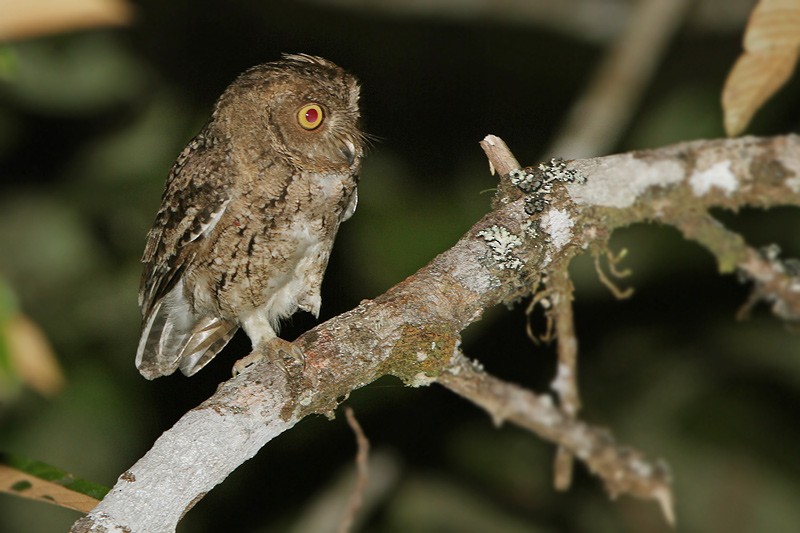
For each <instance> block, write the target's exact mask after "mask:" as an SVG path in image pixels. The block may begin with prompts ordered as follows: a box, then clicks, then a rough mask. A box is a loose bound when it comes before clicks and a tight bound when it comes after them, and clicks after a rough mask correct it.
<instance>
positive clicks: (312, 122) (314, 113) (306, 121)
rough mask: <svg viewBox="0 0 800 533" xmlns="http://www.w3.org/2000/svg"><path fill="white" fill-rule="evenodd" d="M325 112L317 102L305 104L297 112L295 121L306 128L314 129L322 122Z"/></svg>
mask: <svg viewBox="0 0 800 533" xmlns="http://www.w3.org/2000/svg"><path fill="white" fill-rule="evenodd" d="M324 117H325V114H324V113H323V112H322V108H321V107H320V106H318V105H317V104H306V105H304V106H303V107H301V108H300V111H298V112H297V122H299V123H300V126H302V127H303V129H306V130H315V129H317V128H319V126H320V124H322V119H323V118H324Z"/></svg>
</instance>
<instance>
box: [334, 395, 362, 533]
mask: <svg viewBox="0 0 800 533" xmlns="http://www.w3.org/2000/svg"><path fill="white" fill-rule="evenodd" d="M344 416H345V417H346V418H347V423H348V424H349V425H350V428H351V429H352V430H353V433H354V434H355V436H356V444H357V446H358V450H357V452H356V472H357V474H356V484H355V486H354V487H353V492H352V493H351V494H350V501H349V502H348V504H347V511H346V512H345V514H344V516H342V521H341V522H340V523H339V533H347V532H348V531H350V528H351V527H353V521H354V520H355V517H356V514H357V513H358V510H359V509H360V508H361V503H362V502H363V500H364V491H366V490H367V483H368V482H369V440H368V439H367V436H366V435H364V430H363V429H361V424H359V423H358V420H356V415H355V414H354V413H353V409H352V408H351V407H350V406H347V407H345V408H344Z"/></svg>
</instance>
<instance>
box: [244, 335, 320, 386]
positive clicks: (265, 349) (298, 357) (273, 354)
mask: <svg viewBox="0 0 800 533" xmlns="http://www.w3.org/2000/svg"><path fill="white" fill-rule="evenodd" d="M288 358H291V359H292V360H293V362H294V363H300V364H301V365H302V368H305V366H306V354H305V353H303V350H301V349H300V347H299V346H296V345H294V344H292V343H290V342H288V341H285V340H283V339H279V338H275V339H272V340H270V341H269V342H268V343H267V345H265V346H262V347H261V348H259V349H254V350H253V351H252V352H250V353H249V354H248V355H246V356H244V357H242V358H241V359H239V360H238V361H236V362H235V363H234V364H233V376H234V377H236V376H238V375H239V374H241V373H243V372H247V371H249V370H250V369H251V367H253V366H254V365H255V364H256V363H258V362H260V361H262V360H264V359H266V360H267V361H269V362H271V363H275V364H276V365H277V366H278V367H280V369H281V370H283V372H284V373H285V374H287V375H289V368H288V367H287V366H286V359H288Z"/></svg>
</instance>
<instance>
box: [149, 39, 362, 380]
mask: <svg viewBox="0 0 800 533" xmlns="http://www.w3.org/2000/svg"><path fill="white" fill-rule="evenodd" d="M358 99H359V85H358V82H357V80H356V79H355V78H354V77H353V76H351V75H350V74H348V73H347V72H345V71H344V70H343V69H342V68H340V67H338V66H337V65H335V64H334V63H332V62H330V61H327V60H325V59H322V58H320V57H315V56H310V55H305V54H296V55H285V56H283V57H282V59H280V60H278V61H274V62H271V63H265V64H263V65H258V66H256V67H253V68H251V69H249V70H247V71H245V72H244V73H242V74H241V75H240V76H239V77H238V78H237V79H236V80H235V81H234V82H233V83H232V84H231V85H230V86H229V87H228V88H227V89H226V90H225V91H224V92H223V94H222V96H220V98H219V100H217V102H216V104H215V105H214V110H213V113H212V115H211V118H210V119H209V121H208V123H207V124H206V125H205V126H204V127H203V129H202V130H201V131H200V133H199V134H198V135H197V136H196V137H195V138H194V139H193V140H192V141H191V142H190V143H189V145H188V146H186V148H185V149H184V150H183V151H182V152H181V154H180V155H179V156H178V159H177V161H176V162H175V164H174V166H173V167H172V170H171V172H170V174H169V178H168V179H167V183H166V188H165V190H164V194H163V196H162V199H161V207H160V209H159V211H158V213H157V215H156V219H155V223H154V224H153V228H152V229H151V230H150V232H149V234H148V236H147V244H146V246H145V250H144V254H143V256H142V262H143V263H144V272H143V275H142V280H141V286H140V290H139V305H140V307H141V310H142V317H143V320H142V335H141V340H140V341H139V347H138V350H137V352H136V366H137V368H138V369H139V371H140V372H141V373H142V375H144V376H145V377H146V378H148V379H153V378H156V377H159V376H164V375H168V374H172V373H173V372H174V371H175V370H176V369H180V370H181V372H183V373H184V374H185V375H187V376H191V375H192V374H194V373H195V372H197V371H198V370H200V369H201V368H203V366H205V365H206V364H207V363H208V362H209V361H210V360H211V359H212V358H213V357H214V356H215V355H216V354H217V353H218V352H219V351H220V350H221V349H222V348H223V347H224V346H225V344H226V343H227V342H228V341H229V340H230V338H231V337H232V336H233V334H234V333H235V332H236V331H237V329H238V328H239V327H241V328H243V329H244V331H245V333H247V335H248V336H249V337H250V340H251V341H252V343H253V347H254V348H257V347H258V346H260V345H261V344H262V343H268V342H271V341H275V340H277V331H278V326H279V322H280V321H281V319H283V318H286V317H288V316H290V315H292V314H293V313H295V311H297V310H298V309H302V310H305V311H308V312H310V313H312V314H313V315H315V316H318V315H319V309H320V304H321V298H320V285H321V284H322V277H323V275H324V273H325V267H326V266H327V263H328V258H329V256H330V253H331V248H332V246H333V241H334V238H335V237H336V232H337V230H338V229H339V224H340V223H342V222H343V221H345V220H347V219H348V218H350V217H351V216H352V215H353V213H354V212H355V209H356V203H357V201H358V195H357V192H356V185H357V183H358V172H359V168H360V166H361V159H362V156H363V147H364V138H365V137H364V135H363V134H362V133H361V130H360V128H359V107H358Z"/></svg>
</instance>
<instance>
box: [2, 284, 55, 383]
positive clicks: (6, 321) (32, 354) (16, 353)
mask: <svg viewBox="0 0 800 533" xmlns="http://www.w3.org/2000/svg"><path fill="white" fill-rule="evenodd" d="M20 382H22V383H24V384H26V385H28V386H30V387H31V388H32V389H33V390H35V391H37V392H39V393H40V394H43V395H45V396H52V395H53V394H55V393H57V392H58V391H60V390H61V388H62V387H63V386H64V376H63V374H62V373H61V367H60V366H59V365H58V361H57V359H56V357H55V354H54V353H53V349H52V348H51V347H50V343H49V342H48V341H47V338H46V337H45V335H44V333H43V332H42V330H41V329H40V328H39V327H38V326H37V325H36V324H34V323H33V322H32V321H31V320H30V319H29V318H27V317H26V316H25V315H23V314H22V313H20V312H19V311H18V307H17V303H16V299H15V297H14V293H13V292H12V290H11V287H9V286H8V284H7V283H5V282H4V281H3V280H2V279H0V398H2V397H4V396H8V395H11V394H13V393H14V392H15V391H16V390H17V388H18V385H19V383H20Z"/></svg>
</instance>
